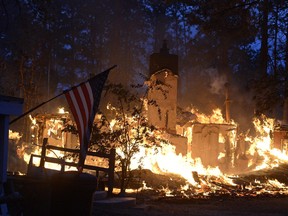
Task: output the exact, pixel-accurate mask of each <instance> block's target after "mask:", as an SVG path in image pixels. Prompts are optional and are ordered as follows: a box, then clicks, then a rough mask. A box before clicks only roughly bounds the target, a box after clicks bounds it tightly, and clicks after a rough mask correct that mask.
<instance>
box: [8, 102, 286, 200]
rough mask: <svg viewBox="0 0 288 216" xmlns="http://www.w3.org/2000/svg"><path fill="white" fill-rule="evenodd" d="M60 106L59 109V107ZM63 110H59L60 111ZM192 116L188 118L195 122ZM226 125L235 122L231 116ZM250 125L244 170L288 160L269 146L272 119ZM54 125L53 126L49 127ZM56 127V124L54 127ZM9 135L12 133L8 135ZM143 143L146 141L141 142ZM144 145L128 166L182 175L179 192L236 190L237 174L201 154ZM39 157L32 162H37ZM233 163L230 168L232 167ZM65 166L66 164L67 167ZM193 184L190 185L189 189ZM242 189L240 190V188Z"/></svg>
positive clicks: (270, 185)
mask: <svg viewBox="0 0 288 216" xmlns="http://www.w3.org/2000/svg"><path fill="white" fill-rule="evenodd" d="M107 108H108V109H110V110H113V111H115V112H116V109H115V107H113V106H112V105H111V104H108V105H107ZM61 110H62V109H61ZM62 112H64V110H63V111H61V113H62ZM191 113H193V114H195V115H196V116H197V118H196V122H198V123H202V124H225V125H228V123H227V122H226V121H225V119H224V118H223V116H222V113H221V110H220V109H215V110H213V112H212V114H211V115H205V114H203V113H201V112H199V111H198V110H197V109H195V108H193V109H191ZM30 118H31V121H32V125H37V124H36V121H35V119H33V118H32V117H30ZM125 118H127V121H128V122H129V124H132V123H133V121H134V120H133V118H132V117H128V116H125ZM194 121H195V120H191V122H194ZM56 123H57V119H53V120H52V121H51V124H53V125H54V126H55V124H56ZM229 125H235V126H237V124H236V123H235V122H234V121H233V120H232V123H231V122H230V123H229ZM253 125H254V128H255V131H256V135H255V136H251V135H250V136H248V135H245V136H244V138H243V140H244V141H245V142H246V143H248V146H249V147H248V149H246V150H245V152H244V153H245V155H246V156H247V158H248V160H249V162H248V163H247V170H249V171H256V170H261V169H267V168H270V169H271V168H273V167H277V166H279V164H281V163H286V162H288V155H287V154H286V153H285V152H282V151H281V150H279V149H276V148H272V147H271V143H272V139H271V136H270V135H271V131H273V129H274V127H275V120H274V119H270V118H267V117H266V116H264V115H263V116H261V117H260V118H254V119H253ZM117 127H123V125H117V119H112V120H111V121H110V125H109V129H110V130H114V129H116V128H117ZM52 128H53V127H52ZM56 129H57V130H58V129H59V128H57V127H56ZM49 130H50V131H49V133H52V132H53V133H56V131H57V130H55V131H53V130H52V129H49ZM134 133H135V132H134V131H133V129H131V131H129V135H131V136H133V134H134ZM192 133H193V131H192V128H188V129H187V131H185V133H184V134H185V136H186V137H187V140H188V143H191V142H192V139H193V138H192ZM151 135H153V136H155V137H159V138H163V139H165V138H167V132H165V131H161V130H157V131H153V132H151ZM11 136H12V135H11ZM227 141H229V143H230V144H231V146H230V147H231V152H232V153H235V151H236V148H237V134H236V130H231V131H229V133H227V134H222V133H219V136H218V142H219V143H220V144H222V145H224V144H225V143H226V142H227ZM143 144H145V143H143ZM145 146H146V145H140V146H139V152H137V153H136V154H135V155H134V156H133V158H132V161H131V165H130V168H131V170H133V169H137V168H138V167H139V166H141V168H142V169H148V170H151V171H152V172H153V173H156V174H164V175H168V176H172V175H176V176H180V177H181V178H183V179H185V184H183V185H181V187H180V188H179V191H180V193H181V194H182V195H183V196H185V197H189V196H190V195H189V194H188V192H187V191H191V190H192V191H193V195H200V194H201V196H209V195H210V194H212V193H216V192H217V191H221V193H227V194H231V193H232V192H231V191H229V190H228V189H226V188H225V187H221V185H225V186H227V188H229V187H230V188H233V190H236V187H237V186H238V185H237V184H236V183H234V179H237V178H238V176H237V175H233V174H230V175H228V174H225V173H223V172H222V170H221V169H220V168H219V167H218V166H216V167H211V166H206V167H205V166H204V165H203V163H202V161H201V158H199V157H198V158H192V156H191V154H190V153H189V151H188V153H187V154H185V155H182V154H177V153H176V146H175V145H173V144H171V143H170V142H168V143H166V142H162V143H160V146H152V147H150V148H147V147H145ZM116 152H117V154H118V155H119V156H120V157H122V158H123V157H124V153H123V152H122V150H121V148H117V149H116ZM33 154H38V155H40V154H41V150H40V149H39V148H36V149H35V151H34V152H33ZM47 154H49V156H51V157H52V156H53V155H54V156H55V154H54V153H51V152H48V153H47ZM226 154H227V152H225V150H221V151H219V154H218V160H219V161H220V160H222V159H224V158H225V157H226ZM24 157H25V161H29V159H30V155H28V154H27V155H25V156H24ZM57 157H64V155H63V153H61V152H57ZM231 160H232V162H234V161H235V160H236V159H235V156H234V155H233V154H232V157H231ZM39 162H40V160H39V161H38V162H37V160H36V161H35V163H36V164H37V163H38V164H39ZM89 163H91V164H95V163H105V162H104V161H100V160H98V161H97V160H94V161H93V160H92V159H91V160H90V161H89ZM234 166H235V165H234V164H233V166H232V167H233V168H234ZM45 167H46V168H49V169H57V170H59V169H60V165H57V164H48V163H45ZM67 169H68V168H67ZM142 184H143V186H142V190H148V189H151V187H150V186H147V184H146V182H142ZM256 187H258V188H259V187H260V188H261V189H260V190H257V192H253V190H255V188H256ZM191 188H192V189H191ZM245 190H246V191H247V190H248V191H251V194H253V195H257V194H259V193H266V192H267V191H269V193H270V192H271V193H273V191H274V192H275V190H278V191H279V190H281V191H282V193H287V192H285V191H288V188H287V186H286V185H285V184H284V183H281V182H279V181H278V180H277V179H267V181H266V182H261V181H257V180H255V181H254V182H253V183H250V184H249V185H246V186H245ZM162 191H163V192H164V193H165V194H166V196H173V191H171V189H170V188H169V187H168V186H167V187H165V186H163V188H162ZM242 192H243V191H242ZM239 196H243V193H242V194H241V193H239Z"/></svg>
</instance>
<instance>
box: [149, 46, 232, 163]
mask: <svg viewBox="0 0 288 216" xmlns="http://www.w3.org/2000/svg"><path fill="white" fill-rule="evenodd" d="M149 69H150V85H151V86H150V89H149V92H148V100H149V101H155V104H156V106H155V104H153V105H149V106H148V121H149V123H150V124H152V125H154V126H156V127H158V128H160V129H164V130H165V131H166V132H167V134H168V135H167V137H166V138H167V139H168V140H169V141H170V142H171V143H172V144H174V145H175V146H176V152H177V153H182V154H184V155H186V154H190V155H191V156H192V157H193V158H200V159H201V161H202V163H203V165H205V166H220V165H221V164H223V167H229V166H233V154H234V152H235V149H236V131H237V125H236V124H233V123H230V120H229V122H226V121H223V122H221V123H219V122H217V123H214V122H207V123H201V122H199V121H197V118H195V116H193V115H192V117H191V115H190V116H189V117H185V118H184V119H181V120H180V119H179V116H177V90H178V56H177V55H173V54H170V53H169V49H168V47H167V43H166V41H164V43H163V46H162V48H161V49H160V52H159V53H153V54H152V55H151V56H150V64H149ZM190 114H191V113H190ZM190 117H191V118H190ZM228 117H229V119H230V115H229V116H228Z"/></svg>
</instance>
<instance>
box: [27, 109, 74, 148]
mask: <svg viewBox="0 0 288 216" xmlns="http://www.w3.org/2000/svg"><path fill="white" fill-rule="evenodd" d="M70 121H71V117H70V115H69V113H65V112H59V113H55V114H38V115H36V116H35V117H34V119H33V124H32V127H31V134H32V142H33V143H36V144H42V143H43V139H44V138H49V144H50V145H54V146H59V147H65V148H75V147H76V145H77V143H78V138H77V135H75V134H73V133H71V132H69V131H66V130H65V127H67V124H69V122H70Z"/></svg>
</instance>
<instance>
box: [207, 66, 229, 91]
mask: <svg viewBox="0 0 288 216" xmlns="http://www.w3.org/2000/svg"><path fill="white" fill-rule="evenodd" d="M204 73H205V74H208V76H209V78H210V88H209V90H210V92H211V93H212V94H217V95H221V94H223V93H224V87H225V83H226V82H227V78H226V76H225V75H223V74H222V75H220V74H219V73H218V71H217V70H216V69H214V68H209V69H207V70H205V71H204Z"/></svg>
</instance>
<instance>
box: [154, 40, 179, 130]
mask: <svg viewBox="0 0 288 216" xmlns="http://www.w3.org/2000/svg"><path fill="white" fill-rule="evenodd" d="M149 71H150V84H151V85H150V87H151V88H149V91H148V100H149V102H152V101H155V104H154V103H152V104H149V105H148V121H149V123H150V124H152V125H154V126H156V127H158V128H161V129H165V130H167V131H169V132H171V133H175V132H176V109H177V88H178V56H177V55H173V54H169V49H168V48H167V43H166V41H164V42H163V46H162V48H161V49H160V52H159V53H153V54H152V55H151V56H150V65H149Z"/></svg>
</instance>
